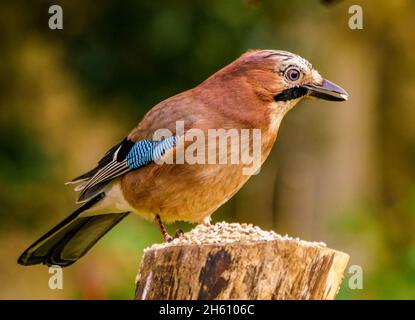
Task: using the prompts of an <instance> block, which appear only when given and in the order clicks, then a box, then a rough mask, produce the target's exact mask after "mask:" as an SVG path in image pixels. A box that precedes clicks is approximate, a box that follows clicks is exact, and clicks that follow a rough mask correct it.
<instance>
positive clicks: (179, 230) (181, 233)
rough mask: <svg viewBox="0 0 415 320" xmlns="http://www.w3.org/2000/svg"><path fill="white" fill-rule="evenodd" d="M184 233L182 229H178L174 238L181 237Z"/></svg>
mask: <svg viewBox="0 0 415 320" xmlns="http://www.w3.org/2000/svg"><path fill="white" fill-rule="evenodd" d="M183 234H184V232H183V230H182V229H177V230H176V233H175V234H174V239H178V238H180V237H181V236H182V235H183Z"/></svg>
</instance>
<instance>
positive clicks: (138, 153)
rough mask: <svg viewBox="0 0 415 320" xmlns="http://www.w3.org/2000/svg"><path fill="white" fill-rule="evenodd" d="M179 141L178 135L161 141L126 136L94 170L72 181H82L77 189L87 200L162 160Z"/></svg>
mask: <svg viewBox="0 0 415 320" xmlns="http://www.w3.org/2000/svg"><path fill="white" fill-rule="evenodd" d="M176 142H177V137H176V136H171V137H168V138H165V139H163V140H158V141H153V140H140V141H137V142H133V141H131V140H129V139H128V138H125V139H124V140H123V141H121V142H120V143H119V144H117V145H116V146H114V147H112V148H111V149H110V150H108V151H107V153H106V154H105V155H104V157H103V158H102V159H101V160H100V161H99V162H98V165H97V166H96V167H95V168H94V169H92V170H90V171H88V172H86V173H84V174H83V175H81V176H79V177H76V178H75V179H72V180H71V181H69V182H68V183H79V182H82V183H81V184H79V185H78V186H77V187H76V188H75V190H76V191H81V193H80V194H79V197H78V202H85V201H87V200H88V199H90V198H91V197H94V196H95V195H97V194H98V193H99V192H101V191H102V189H103V188H104V187H105V186H106V185H107V184H108V183H110V182H111V181H112V180H113V179H115V178H117V177H119V176H121V175H123V174H125V173H127V172H129V171H132V170H136V169H138V168H140V167H142V166H145V165H147V164H149V163H151V162H154V161H157V160H159V159H160V158H161V157H162V156H163V155H164V154H165V152H166V151H167V150H170V149H173V148H174V146H175V145H176Z"/></svg>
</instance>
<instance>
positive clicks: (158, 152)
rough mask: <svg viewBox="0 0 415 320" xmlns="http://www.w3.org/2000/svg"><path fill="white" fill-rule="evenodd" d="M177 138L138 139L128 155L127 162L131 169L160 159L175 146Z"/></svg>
mask: <svg viewBox="0 0 415 320" xmlns="http://www.w3.org/2000/svg"><path fill="white" fill-rule="evenodd" d="M176 140H177V138H176V137H175V136H172V137H169V138H166V139H164V140H161V141H149V140H141V141H138V142H137V143H136V144H135V145H134V146H133V147H132V148H131V150H130V152H129V153H128V155H127V164H128V166H129V167H130V169H138V168H140V167H142V166H144V165H146V164H149V163H150V162H153V161H157V160H159V159H160V158H161V157H162V156H163V155H164V154H165V152H166V151H167V150H169V149H171V148H173V147H174V145H175V144H176Z"/></svg>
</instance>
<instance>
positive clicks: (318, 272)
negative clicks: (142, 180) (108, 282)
mask: <svg viewBox="0 0 415 320" xmlns="http://www.w3.org/2000/svg"><path fill="white" fill-rule="evenodd" d="M348 261H349V256H348V255H347V254H345V253H343V252H339V251H336V250H333V249H329V248H327V247H325V246H323V245H320V244H316V243H309V242H305V241H300V240H295V239H283V238H282V239H280V240H272V241H244V242H234V243H228V244H221V243H219V244H185V245H183V244H182V245H166V246H164V247H163V246H161V247H155V248H150V249H147V250H146V251H145V252H144V257H143V259H142V263H141V267H140V271H139V274H138V275H137V283H136V294H135V299H137V300H141V299H144V300H145V299H162V300H163V299H173V300H175V299H198V300H210V299H334V298H335V296H336V294H337V292H338V290H339V287H340V284H341V282H342V279H343V273H344V271H345V269H346V266H347V263H348Z"/></svg>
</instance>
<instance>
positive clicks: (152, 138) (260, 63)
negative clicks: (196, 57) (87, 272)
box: [18, 50, 348, 267]
mask: <svg viewBox="0 0 415 320" xmlns="http://www.w3.org/2000/svg"><path fill="white" fill-rule="evenodd" d="M304 98H314V99H323V100H328V101H333V102H334V101H345V100H347V98H348V93H347V92H346V91H345V90H344V89H342V88H341V87H340V86H338V85H336V84H334V83H333V82H330V81H329V80H326V79H325V78H323V77H322V76H321V75H320V73H319V72H318V71H317V70H316V69H315V68H314V67H313V66H312V64H311V63H310V62H308V61H307V60H306V59H304V58H302V57H301V56H299V55H297V54H294V53H291V52H288V51H282V50H249V51H247V52H245V53H244V54H242V55H241V56H240V57H239V58H237V59H236V60H234V61H233V62H231V63H230V64H228V65H227V66H225V67H223V68H222V69H220V70H219V71H217V72H216V73H214V74H213V75H211V76H210V77H208V78H207V79H206V80H204V81H203V82H201V83H200V84H198V85H197V86H195V87H194V88H192V89H190V90H187V91H184V92H182V93H179V94H177V95H174V96H172V97H170V98H167V99H166V100H163V101H161V102H160V103H158V104H156V105H155V106H154V107H153V108H151V109H150V110H149V111H148V112H147V113H146V114H145V116H144V117H143V118H142V120H141V121H140V122H139V123H138V125H137V126H136V127H135V128H134V129H132V130H131V132H130V133H129V134H128V135H126V136H125V138H124V139H123V140H122V141H120V142H119V143H118V144H116V145H115V146H114V147H112V148H111V149H109V150H108V151H107V152H106V153H105V155H104V156H103V157H102V158H101V160H99V162H98V164H97V165H96V166H95V167H94V168H93V169H91V170H90V171H88V172H86V173H84V174H82V175H80V176H78V177H76V178H75V179H72V180H71V181H69V182H68V183H70V184H76V187H75V190H76V191H79V192H80V193H79V197H78V201H77V202H78V203H79V204H80V206H79V207H78V209H76V210H75V211H74V212H73V213H72V214H70V215H69V216H68V217H67V218H65V219H64V220H63V221H61V222H60V223H58V224H57V225H56V226H55V227H53V228H52V229H51V230H49V231H48V232H47V233H45V234H44V235H43V236H41V237H40V238H39V239H38V240H37V241H35V242H34V243H33V244H32V245H31V246H29V247H28V248H27V249H26V250H25V251H24V252H23V253H22V254H21V256H20V257H19V258H18V263H19V264H21V265H25V266H27V265H36V264H45V265H48V266H51V265H53V266H60V267H66V266H69V265H72V264H73V263H74V262H76V261H77V260H79V259H80V258H81V257H83V256H84V255H85V254H86V252H87V251H88V250H89V249H91V248H92V246H94V245H95V243H96V242H97V241H98V240H100V239H101V238H102V237H103V236H104V235H105V234H106V233H107V232H108V231H110V230H111V229H112V228H113V227H114V226H115V225H116V224H118V223H119V222H120V221H121V220H123V219H124V218H125V217H126V216H127V215H128V214H130V213H133V214H137V215H139V216H141V217H143V218H145V219H148V220H151V221H154V222H155V223H156V225H157V226H158V228H159V229H160V232H161V235H162V237H163V240H164V241H166V242H169V241H171V240H172V239H173V238H174V237H180V235H181V233H182V232H181V230H178V232H176V235H174V237H172V236H171V235H169V234H168V232H167V231H166V228H165V226H164V223H171V222H174V221H185V222H190V223H204V224H209V223H210V217H211V215H212V213H213V212H215V211H216V210H217V209H218V208H219V207H220V206H221V205H223V204H224V203H225V202H226V201H228V200H229V199H230V198H231V197H232V196H233V195H234V194H235V193H236V192H237V191H238V190H239V189H240V188H241V187H242V186H243V185H244V184H245V182H246V181H247V180H248V179H249V178H250V177H251V176H252V175H253V174H254V173H252V172H251V173H250V174H246V173H244V169H246V166H247V165H246V163H242V162H241V161H239V162H238V161H234V162H231V163H229V162H226V161H225V163H223V161H222V162H221V161H218V158H219V157H218V155H215V156H214V157H213V158H214V159H213V160H216V161H210V162H207V163H206V161H205V162H203V161H199V162H197V161H196V163H195V161H193V162H192V163H190V161H185V160H186V159H183V155H180V154H179V149H180V150H183V149H185V150H186V152H187V149H186V148H190V146H191V145H192V142H194V140H191V139H190V140H189V139H188V137H187V134H188V133H191V132H193V138H194V136H195V135H197V134H195V133H202V134H206V135H207V136H209V132H211V130H224V131H225V132H228V131H230V130H237V131H238V130H239V131H241V130H242V129H245V130H257V131H258V132H259V133H260V137H261V139H260V141H259V144H258V145H257V147H258V148H257V149H258V150H259V155H260V161H259V162H258V163H257V164H255V167H254V168H252V169H253V170H252V171H255V172H256V171H258V169H259V168H260V166H261V165H262V163H263V162H264V161H265V159H266V158H267V157H268V155H269V154H270V151H271V149H272V147H273V145H274V142H275V140H276V138H277V133H278V130H279V127H280V124H281V121H282V119H283V117H284V116H285V115H286V113H287V112H288V111H289V110H290V109H292V108H293V107H294V106H295V105H297V104H298V103H299V102H300V101H301V100H303V99H304ZM178 123H181V124H182V130H179V129H178ZM160 130H161V131H162V132H165V133H166V132H167V133H170V135H168V134H167V133H166V134H165V136H162V137H158V136H157V135H159V134H160ZM179 131H181V132H179ZM230 140H231V139H230ZM200 141H202V142H203V143H206V138H205V139H200ZM247 141H248V151H249V152H253V151H254V149H253V147H254V146H253V143H252V145H251V144H250V142H253V138H252V135H251V136H250V137H249V138H248V140H247ZM229 143H230V142H229V139H227V140H226V143H225V145H226V146H228V144H229ZM206 145H207V146H205V145H203V144H200V145H199V146H202V147H201V148H199V149H197V148H195V146H193V152H194V151H195V150H196V149H197V150H201V151H207V152H209V151H212V150H213V151H215V150H216V151H218V149H219V146H217V145H214V146H213V147H212V146H209V143H207V144H206ZM240 145H241V146H242V143H240ZM246 145H247V144H246V143H245V146H246ZM199 146H198V147H199ZM229 150H230V151H229ZM202 153H203V152H202ZM219 153H220V150H219ZM189 154H192V152H190V153H189ZM232 156H233V151H232V148H230V149H229V148H228V150H227V151H226V152H225V156H224V157H225V158H226V159H227V158H229V157H232ZM180 158H181V159H180ZM201 158H203V154H202V157H201ZM222 158H223V157H222ZM226 159H225V160H226ZM205 160H206V158H205ZM219 160H220V159H219ZM222 160H223V159H222Z"/></svg>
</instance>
